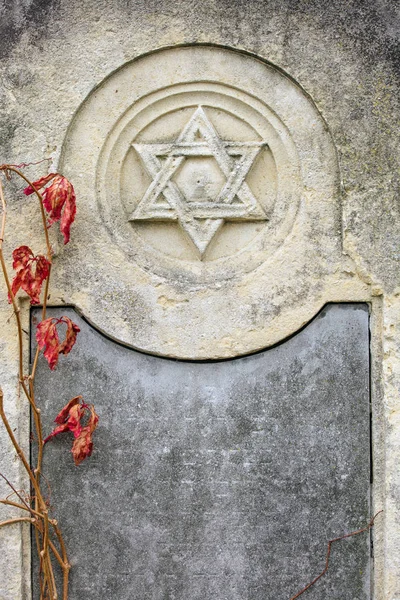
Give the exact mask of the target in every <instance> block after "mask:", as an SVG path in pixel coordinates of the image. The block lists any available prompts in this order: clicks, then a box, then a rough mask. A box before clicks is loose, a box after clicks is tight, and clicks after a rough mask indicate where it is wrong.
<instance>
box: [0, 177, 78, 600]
mask: <svg viewBox="0 0 400 600" xmlns="http://www.w3.org/2000/svg"><path fill="white" fill-rule="evenodd" d="M21 166H23V165H21ZM0 170H2V171H3V172H5V174H6V176H7V178H9V176H10V172H14V173H16V174H17V175H18V176H19V177H21V178H22V179H23V180H24V181H25V182H26V183H27V184H28V185H29V186H30V187H31V188H32V190H33V191H34V193H35V195H36V197H37V199H38V201H39V207H40V213H41V218H42V224H43V231H44V236H45V242H46V248H47V260H48V263H49V272H48V276H47V278H46V282H45V286H44V291H43V303H42V320H45V318H46V309H47V301H48V296H49V286H50V276H51V266H52V250H51V245H50V239H49V234H48V228H47V221H46V214H45V211H44V204H43V197H42V194H41V193H40V192H39V191H38V190H37V189H36V187H35V185H34V184H33V182H31V181H30V180H29V179H28V178H27V177H26V176H25V175H24V174H23V173H22V172H21V171H20V170H19V168H18V167H17V166H16V165H1V166H0ZM0 202H1V208H2V216H1V224H0V263H1V268H2V272H3V276H4V280H5V283H6V287H7V291H8V294H9V298H10V300H11V303H12V306H13V312H14V315H15V319H16V324H17V331H18V359H19V362H18V365H19V366H18V378H19V382H20V384H21V386H22V389H23V391H24V394H25V396H26V398H27V400H28V402H29V404H30V406H31V408H32V412H33V417H34V422H35V429H36V433H37V444H38V456H37V464H36V468H35V469H34V471H32V467H31V466H30V465H29V462H28V460H27V458H26V456H25V454H24V452H23V450H22V448H21V446H20V445H19V443H18V441H17V439H16V437H15V435H14V434H13V431H12V429H11V426H10V424H9V422H8V419H7V416H6V414H5V412H4V402H3V399H4V396H3V392H2V390H1V389H0V417H1V420H2V421H3V423H4V425H5V427H6V430H7V433H8V435H9V437H10V439H11V442H12V444H13V446H14V448H15V450H16V452H17V455H18V456H19V458H20V460H21V462H22V464H23V465H24V467H25V470H26V471H27V473H28V476H29V479H30V482H31V485H32V488H33V489H34V492H35V493H34V508H33V507H32V506H29V505H28V504H27V502H25V500H24V498H23V497H22V496H21V495H20V494H19V493H18V492H17V490H16V489H15V487H14V486H12V484H10V482H9V481H8V480H7V478H5V477H4V476H2V477H3V479H5V481H6V482H7V483H8V484H9V486H10V487H11V489H12V490H13V493H15V494H16V495H17V497H18V499H19V501H20V502H21V503H19V502H14V501H12V500H8V499H7V500H0V503H1V504H4V505H8V506H12V507H14V508H18V509H22V510H25V511H28V512H29V513H30V516H29V517H16V518H14V519H8V520H7V521H4V522H3V523H1V524H0V526H1V527H3V526H5V525H9V524H12V523H21V522H29V523H31V524H32V525H33V526H34V530H35V538H36V545H37V551H38V556H39V586H40V598H41V600H47V599H51V600H57V598H58V593H57V584H56V581H55V576H54V569H53V565H52V560H51V556H50V552H49V550H50V551H51V552H52V553H53V555H54V557H55V559H56V560H57V562H58V563H59V565H60V567H61V569H62V573H63V583H62V597H63V600H68V582H69V571H70V568H71V567H70V564H69V561H68V557H67V552H66V548H65V544H64V540H63V537H62V535H61V531H60V529H59V527H58V523H57V521H56V520H54V519H49V516H48V509H47V506H46V502H45V501H44V499H43V495H42V492H41V486H40V476H41V468H42V460H43V445H44V444H43V432H42V421H41V411H40V408H38V406H37V405H36V401H35V374H36V369H37V365H38V359H39V352H40V349H39V347H38V345H37V347H36V352H35V356H34V360H33V365H32V369H31V372H30V374H29V375H28V376H25V374H24V371H23V356H24V344H23V335H22V325H21V317H20V308H19V306H18V304H17V301H16V298H15V295H14V294H13V291H12V286H11V282H10V277H9V275H8V271H7V266H6V262H5V259H4V254H3V242H4V237H5V229H6V218H7V204H6V200H5V197H4V192H3V187H2V182H1V180H0ZM27 382H28V383H27ZM50 526H51V529H52V531H53V533H54V535H55V536H56V538H57V540H58V543H59V546H60V551H59V550H58V549H57V548H56V546H55V544H54V543H53V541H52V540H51V537H50Z"/></svg>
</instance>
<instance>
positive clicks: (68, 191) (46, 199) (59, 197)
mask: <svg viewBox="0 0 400 600" xmlns="http://www.w3.org/2000/svg"><path fill="white" fill-rule="evenodd" d="M51 180H53V181H52V183H51V185H49V187H47V188H46V189H45V190H44V192H43V193H42V198H43V205H44V207H45V209H46V211H47V213H48V215H49V226H50V225H52V224H53V223H55V222H56V221H60V220H61V223H60V230H61V233H62V234H63V236H64V244H67V243H68V242H69V237H70V228H71V224H72V223H73V221H74V219H75V214H76V197H75V191H74V187H73V185H72V183H70V182H69V181H68V179H67V178H66V177H63V176H62V175H60V174H59V173H51V174H50V175H47V176H46V177H42V178H41V179H38V180H37V181H34V182H33V185H34V186H35V188H36V189H39V188H41V187H43V186H44V185H46V183H48V182H49V181H51ZM33 191H34V190H33V188H32V186H28V187H27V188H25V189H24V193H25V194H26V195H29V194H32V193H33Z"/></svg>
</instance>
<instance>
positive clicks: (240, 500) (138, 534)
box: [32, 184, 370, 600]
mask: <svg viewBox="0 0 400 600" xmlns="http://www.w3.org/2000/svg"><path fill="white" fill-rule="evenodd" d="M242 185H243V184H242ZM62 314H66V315H67V316H69V317H70V318H72V319H73V320H74V321H75V322H76V323H77V324H78V325H79V327H80V328H81V332H80V334H79V335H78V340H77V344H76V346H75V347H74V349H73V351H72V352H71V354H70V355H68V356H65V357H64V356H61V358H60V361H59V365H58V367H57V369H56V371H55V372H54V373H52V372H50V371H49V369H48V367H47V364H45V361H44V360H43V358H42V357H41V360H40V362H39V367H38V373H37V384H36V385H37V397H38V402H39V405H40V406H41V407H42V408H43V418H44V427H45V433H46V434H47V433H48V432H49V431H50V430H51V428H52V426H53V425H52V419H53V418H54V417H55V416H56V414H57V413H58V412H59V410H60V408H61V407H62V406H63V405H64V404H66V402H67V401H68V400H69V399H70V398H72V397H73V396H74V395H78V394H83V396H84V398H85V400H86V401H87V402H91V403H94V404H95V406H96V410H97V412H98V414H99V416H100V424H99V427H98V430H97V431H96V433H95V435H94V444H95V449H94V452H93V455H92V457H91V458H89V459H88V460H86V461H85V462H83V463H82V464H81V465H80V466H79V467H75V466H74V464H73V460H72V455H71V454H70V452H69V449H70V447H71V442H72V440H71V439H70V435H69V434H64V435H63V436H60V437H58V438H56V439H55V440H53V441H51V442H49V444H48V445H47V446H46V449H45V461H44V472H45V474H46V477H47V478H48V479H49V482H50V485H51V495H50V504H51V505H54V511H55V513H54V516H56V518H57V519H58V520H59V523H60V526H61V527H62V530H63V532H64V534H65V539H66V542H67V546H68V551H69V556H70V560H71V563H72V565H73V568H72V571H71V590H70V598H71V600H95V599H96V600H98V599H101V600H110V599H111V598H112V599H113V600H133V599H135V600H172V599H174V600H289V598H291V597H292V596H293V595H295V593H296V592H298V591H299V590H300V589H301V588H302V587H303V586H304V585H305V584H307V583H308V582H309V581H310V580H311V579H313V578H314V577H315V576H316V575H317V574H318V573H319V572H320V571H321V570H322V568H323V567H324V564H325V553H326V545H327V544H326V543H327V540H328V539H330V538H332V537H335V536H338V535H340V534H342V533H346V532H349V531H351V530H354V529H358V528H359V527H362V526H363V525H364V524H366V523H367V522H368V519H369V514H370V508H369V500H370V402H369V349H368V346H369V343H368V342H369V337H368V336H369V332H368V307H367V305H364V304H330V305H327V306H326V307H325V308H324V309H323V310H322V311H321V312H320V313H319V314H318V315H317V317H316V318H315V319H314V320H313V321H311V322H310V323H309V324H308V325H307V326H306V327H304V328H303V329H302V330H301V331H300V332H299V333H297V334H296V335H294V336H292V337H291V338H290V339H288V340H286V341H284V342H282V343H281V344H279V345H277V346H275V347H273V348H270V349H267V350H265V351H262V352H258V353H256V354H252V355H249V356H244V357H239V358H235V359H231V360H223V361H210V362H191V361H179V360H173V359H168V358H163V357H158V356H153V355H147V354H143V353H140V352H137V351H135V350H133V349H131V348H128V347H125V346H123V345H121V344H118V343H116V342H114V341H113V340H111V339H109V338H107V337H105V336H104V335H102V334H101V333H99V331H97V330H95V329H94V328H93V327H92V326H91V325H89V324H88V323H87V322H86V321H85V320H84V319H82V318H81V317H80V316H79V315H78V314H77V313H76V312H75V311H74V310H73V309H72V308H68V309H57V308H52V309H49V316H60V315H62ZM32 319H33V327H32V331H34V329H35V327H34V325H35V323H36V322H37V320H38V319H40V311H39V310H37V309H35V310H33V313H32ZM369 578H370V547H369V534H368V533H365V534H361V535H359V536H356V537H353V538H350V539H348V540H344V541H342V542H339V543H338V544H336V545H334V547H333V551H332V555H331V565H330V568H329V571H328V573H327V575H326V576H325V577H324V578H322V579H321V580H320V581H319V582H318V583H317V584H316V585H315V586H314V587H313V588H312V589H310V590H309V591H308V592H307V598H309V599H310V600H327V599H328V598H329V600H331V599H338V600H339V599H340V600H367V599H368V598H370V586H369Z"/></svg>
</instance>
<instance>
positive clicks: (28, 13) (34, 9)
mask: <svg viewBox="0 0 400 600" xmlns="http://www.w3.org/2000/svg"><path fill="white" fill-rule="evenodd" d="M61 3H62V0H32V1H31V2H28V3H24V2H21V0H14V1H12V2H8V3H7V5H8V7H7V8H6V9H5V11H4V14H3V15H2V19H1V22H0V59H5V58H6V57H7V56H9V55H10V54H11V53H12V51H13V49H14V48H15V46H16V45H17V44H18V42H19V40H20V39H21V36H22V34H23V32H24V31H28V32H29V33H30V36H31V44H32V45H35V43H36V42H37V41H38V40H39V39H40V38H41V37H42V36H44V35H45V34H46V32H47V30H48V28H49V26H50V25H51V23H52V21H53V20H54V18H55V15H56V12H57V10H58V9H59V7H60V5H61Z"/></svg>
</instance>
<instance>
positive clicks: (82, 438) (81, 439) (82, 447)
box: [72, 406, 99, 466]
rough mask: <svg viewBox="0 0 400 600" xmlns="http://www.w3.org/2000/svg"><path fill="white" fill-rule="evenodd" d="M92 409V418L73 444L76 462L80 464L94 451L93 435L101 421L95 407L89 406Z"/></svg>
mask: <svg viewBox="0 0 400 600" xmlns="http://www.w3.org/2000/svg"><path fill="white" fill-rule="evenodd" d="M88 408H89V410H90V411H91V415H90V419H89V422H88V424H87V425H86V427H82V430H81V432H80V434H79V435H78V436H77V437H76V439H75V441H74V443H73V444H72V454H73V457H74V461H75V464H76V465H77V466H78V465H79V464H80V463H81V462H82V461H83V460H85V458H86V457H88V456H91V455H92V452H93V440H92V435H93V432H94V430H95V429H96V427H97V424H98V422H99V417H98V415H97V414H96V413H95V411H94V407H93V406H90V407H88Z"/></svg>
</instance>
